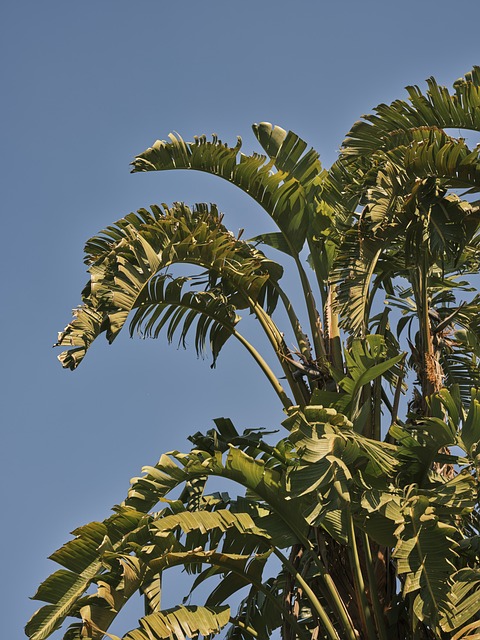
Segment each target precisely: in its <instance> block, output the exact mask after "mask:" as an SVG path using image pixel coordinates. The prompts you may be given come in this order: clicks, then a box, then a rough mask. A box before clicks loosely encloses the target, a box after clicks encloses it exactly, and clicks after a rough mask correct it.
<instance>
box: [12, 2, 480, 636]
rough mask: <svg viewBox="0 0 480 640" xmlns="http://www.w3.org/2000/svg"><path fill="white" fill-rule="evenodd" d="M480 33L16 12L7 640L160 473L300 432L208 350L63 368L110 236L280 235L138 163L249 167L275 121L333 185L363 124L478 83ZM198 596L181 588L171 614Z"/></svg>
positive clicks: (444, 5)
mask: <svg viewBox="0 0 480 640" xmlns="http://www.w3.org/2000/svg"><path fill="white" fill-rule="evenodd" d="M479 18H480V5H479V4H478V3H477V2H476V1H475V0H470V1H463V2H458V3H457V4H456V5H452V4H451V3H450V2H446V1H443V0H437V1H430V0H422V1H421V2H418V0H417V1H412V0H404V1H403V2H396V3H395V2H388V1H385V0H383V1H382V2H380V1H377V0H375V1H372V0H365V1H364V2H361V3H360V2H353V1H350V2H349V1H339V2H336V3H333V2H328V3H327V2H321V1H320V0H317V1H316V2H314V1H311V0H309V1H306V0H299V1H298V2H296V3H292V2H286V1H284V0H277V1H275V2H273V0H265V1H261V0H259V1H258V2H252V1H251V0H246V1H244V2H241V3H234V2H225V1H223V2H221V1H219V0H204V2H195V1H193V0H184V1H177V2H171V1H168V0H165V1H162V0H155V1H154V0H139V1H137V2H126V1H124V0H115V1H113V0H99V1H97V2H92V1H89V0H87V1H86V2H82V3H78V2H77V3H74V2H68V1H65V0H63V1H62V2H60V1H58V0H45V1H44V2H38V0H36V1H26V0H18V1H17V2H12V1H10V2H8V0H7V1H6V2H4V3H3V4H2V8H1V9H0V29H1V31H2V33H1V38H0V47H1V49H2V51H1V54H2V60H3V65H2V87H3V92H2V93H3V96H2V100H1V102H0V109H1V111H2V123H3V127H2V145H1V148H2V153H1V164H2V166H1V172H2V177H3V185H2V190H1V197H2V200H3V206H2V210H3V216H2V226H3V229H2V230H3V237H4V241H3V246H2V252H1V256H2V272H3V274H4V275H3V281H2V298H3V302H4V304H3V313H2V314H1V317H0V322H1V334H0V335H1V336H2V337H3V339H2V344H3V348H2V350H3V357H2V361H1V362H2V365H1V366H2V369H3V372H2V390H3V402H2V414H3V415H2V424H3V431H4V436H3V446H2V448H1V453H0V455H1V465H2V467H1V468H2V471H3V473H2V478H3V485H4V487H3V496H4V500H3V519H2V522H3V524H2V527H1V534H0V535H1V536H2V549H3V553H4V558H3V561H2V574H3V579H2V585H1V587H0V589H2V594H1V602H2V609H3V612H4V613H3V615H2V617H1V621H0V631H1V635H2V637H5V638H12V639H13V638H21V637H23V631H22V628H23V625H24V623H25V621H26V620H27V619H28V618H29V616H30V615H31V613H33V611H34V610H35V609H36V608H38V606H39V604H38V603H35V602H31V601H29V600H28V596H30V595H32V594H33V593H34V591H35V589H36V586H37V585H38V583H39V582H40V581H41V580H42V579H43V578H45V577H46V576H47V574H48V573H51V572H52V571H53V570H54V569H55V568H56V565H54V564H53V563H52V562H51V561H48V560H47V556H48V555H49V554H50V553H52V552H53V551H54V550H55V549H56V548H57V547H58V546H60V545H61V544H62V543H63V542H65V541H66V540H67V539H68V537H69V536H68V532H69V531H71V530H72V529H74V528H75V527H76V526H79V525H81V524H83V523H85V522H88V521H90V520H94V519H103V518H104V517H105V516H107V515H108V510H109V508H110V507H111V506H112V505H113V504H115V503H117V502H120V501H121V500H122V499H123V498H124V496H125V493H126V490H127V488H128V482H129V479H130V478H131V477H132V476H134V475H137V474H139V472H140V469H141V466H142V465H144V464H151V463H154V462H155V461H156V460H157V459H158V457H159V456H160V454H161V453H162V452H164V451H167V450H170V449H174V448H178V449H183V448H185V449H186V448H187V447H188V442H187V441H186V437H187V435H188V434H190V433H193V432H195V431H197V430H199V429H200V430H201V429H206V428H209V427H210V426H211V419H212V418H214V417H217V416H229V417H231V418H232V419H233V421H234V422H235V424H236V425H237V426H238V427H239V428H244V427H253V426H265V427H278V426H279V422H280V420H281V419H282V413H281V411H280V407H279V406H278V403H277V402H276V398H275V397H274V395H273V392H272V391H271V390H270V388H269V386H268V383H266V382H264V381H263V380H262V378H261V376H260V375H259V374H258V373H257V372H256V371H255V369H254V366H253V365H252V364H251V363H250V362H249V361H248V358H247V356H246V355H244V354H243V353H242V352H241V351H240V350H239V349H238V348H237V347H235V346H234V345H227V346H226V348H225V350H224V352H223V353H222V354H221V355H220V359H219V362H218V366H217V368H216V369H215V370H213V371H212V370H211V369H210V368H209V363H208V361H202V360H197V358H196V356H195V353H194V352H193V350H189V351H187V352H184V351H182V350H177V349H176V348H175V346H173V345H172V346H170V347H169V346H167V344H166V341H165V340H159V341H156V342H152V341H140V340H130V339H129V338H128V336H127V335H125V336H121V337H120V338H118V340H117V342H116V343H115V344H114V345H113V346H112V347H108V345H106V343H104V341H102V342H99V343H98V345H95V347H94V348H93V349H92V352H91V353H89V355H88V357H87V358H86V360H85V362H84V363H83V364H82V366H81V367H80V368H79V370H78V371H76V372H75V373H70V372H67V371H63V370H62V369H61V367H60V365H59V363H58V362H57V360H56V358H55V355H56V354H55V352H54V351H53V350H52V349H51V345H52V344H53V342H54V341H55V339H56V333H57V331H59V330H61V329H62V328H63V327H64V326H65V325H66V324H67V323H68V321H69V320H70V310H71V309H72V308H73V307H74V306H76V305H77V304H78V303H79V300H80V290H81V288H82V287H83V285H84V283H85V281H86V274H85V268H84V265H83V263H82V250H83V244H84V242H85V241H86V240H87V239H88V238H89V237H90V236H92V235H93V234H95V233H96V232H97V231H98V230H100V229H101V228H103V227H104V226H106V225H107V224H109V223H111V222H113V221H114V220H116V219H118V218H120V217H122V216H123V215H125V214H126V213H128V212H129V211H131V210H135V209H137V208H139V207H142V206H148V205H149V204H151V203H156V202H166V203H171V202H173V201H176V200H184V201H185V202H187V203H190V204H191V203H194V202H216V203H218V205H219V207H220V209H221V210H222V211H224V212H225V214H226V215H225V222H226V224H227V226H229V227H230V228H231V229H232V230H233V231H237V230H238V229H239V228H240V227H242V228H243V227H245V229H246V236H247V237H248V236H253V235H255V234H256V233H259V232H261V231H265V230H267V229H269V228H270V227H269V225H268V220H266V218H265V217H264V216H262V215H261V212H260V210H259V208H258V207H257V206H256V205H255V204H252V203H251V202H249V200H248V199H247V198H246V197H245V196H243V195H241V194H240V195H239V194H237V193H235V191H234V188H233V187H231V186H230V185H228V184H226V183H224V182H221V181H219V180H215V179H214V178H211V177H209V176H205V175H199V174H193V173H192V174H190V173H186V172H182V173H178V174H172V173H166V174H141V175H130V174H129V162H130V161H131V160H132V158H133V157H134V155H135V154H136V153H139V152H141V151H142V150H143V149H144V148H146V147H148V146H150V145H151V144H152V143H153V142H154V140H155V139H157V138H165V137H166V136H167V135H168V133H169V132H170V131H172V130H175V131H178V132H180V133H181V134H182V136H183V137H184V138H185V139H191V137H192V136H193V135H195V134H202V133H205V134H207V135H209V134H211V133H213V132H215V133H217V134H218V135H219V136H220V137H221V138H222V139H224V140H225V141H227V142H229V143H234V141H235V139H236V136H237V135H238V134H240V135H242V137H243V138H244V147H245V149H246V150H247V151H251V150H253V149H255V148H256V145H255V140H254V137H253V134H252V133H251V130H250V125H251V124H252V123H253V122H259V121H265V120H267V121H270V122H273V123H275V124H279V125H280V126H283V127H284V128H287V129H288V128H290V129H292V130H294V131H295V132H296V133H298V134H299V135H300V136H302V137H303V138H304V139H306V140H307V141H308V142H309V143H310V144H311V145H313V146H314V147H316V148H317V149H318V150H319V151H320V153H321V158H322V161H323V163H324V165H325V166H327V167H328V166H329V165H330V164H331V163H332V162H333V161H334V160H335V158H336V152H337V150H338V148H339V146H340V143H341V141H342V138H343V136H344V134H345V133H346V132H347V131H348V129H349V127H350V125H351V124H352V123H353V122H354V121H355V120H356V119H358V117H359V116H360V115H361V114H363V113H365V112H368V111H370V110H371V109H372V107H374V106H375V105H376V104H378V103H380V102H390V101H391V100H393V99H395V98H401V97H404V95H405V92H404V89H403V87H404V86H405V85H407V84H419V85H421V86H424V80H425V79H426V78H427V77H429V76H430V75H434V76H435V77H436V78H437V79H438V80H439V81H440V82H442V83H446V84H448V85H451V84H452V82H453V81H454V80H455V79H456V78H457V77H459V76H461V75H463V74H464V73H465V72H467V71H468V70H469V69H470V68H471V67H472V65H473V64H480V50H479V45H478V22H479ZM292 286H293V287H294V288H295V286H296V285H295V283H292ZM180 597H181V594H180V593H179V591H178V590H177V589H176V586H175V585H174V584H172V585H171V586H170V587H169V589H168V594H167V598H168V600H169V602H170V604H174V603H175V602H176V600H179V599H180ZM137 617H138V615H137V612H135V611H132V612H129V613H126V614H125V617H124V622H123V625H122V627H121V629H120V630H122V629H123V631H126V630H127V628H131V627H132V626H134V625H135V623H136V619H137ZM118 631H119V630H117V632H118ZM55 637H60V636H59V635H58V634H57V635H56V636H55Z"/></svg>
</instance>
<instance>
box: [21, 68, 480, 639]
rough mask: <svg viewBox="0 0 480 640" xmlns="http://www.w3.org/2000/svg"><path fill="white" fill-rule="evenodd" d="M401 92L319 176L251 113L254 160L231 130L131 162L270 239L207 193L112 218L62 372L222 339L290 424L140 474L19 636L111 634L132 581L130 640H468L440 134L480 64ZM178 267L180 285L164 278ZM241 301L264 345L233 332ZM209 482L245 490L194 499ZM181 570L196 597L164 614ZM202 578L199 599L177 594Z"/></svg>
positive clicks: (451, 192)
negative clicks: (248, 216) (138, 342)
mask: <svg viewBox="0 0 480 640" xmlns="http://www.w3.org/2000/svg"><path fill="white" fill-rule="evenodd" d="M408 92H409V99H410V102H409V103H407V102H404V101H400V100H398V101H395V102H394V103H392V104H391V105H388V106H387V105H380V106H379V107H377V109H376V110H375V113H374V114H373V115H370V116H364V117H363V119H362V120H361V121H360V122H358V123H356V124H355V125H354V126H353V127H352V129H351V131H350V132H349V133H348V134H347V137H346V139H345V141H344V143H343V146H342V149H341V153H340V156H339V159H338V160H337V162H336V163H335V164H334V165H333V166H332V167H331V169H330V170H329V171H326V170H324V169H322V167H321V164H320V161H319V156H318V154H317V152H316V151H315V150H313V149H308V145H307V144H306V143H305V142H304V141H303V140H301V139H300V138H299V137H298V136H297V135H295V134H294V133H293V132H291V131H289V132H287V131H285V130H283V129H282V128H280V127H278V126H272V125H270V124H269V123H261V124H258V125H254V126H253V132H254V134H255V136H256V138H257V140H258V143H259V144H260V146H261V147H262V149H263V153H262V154H258V153H254V154H252V155H244V154H243V153H242V152H241V146H242V142H241V139H240V138H239V139H238V140H237V143H236V144H235V146H229V145H228V144H225V143H223V142H222V141H220V140H219V139H218V138H217V137H216V136H213V138H212V139H211V140H208V139H207V138H206V137H205V136H199V137H196V138H194V140H193V141H192V142H186V141H184V140H183V139H182V138H181V137H180V136H179V135H170V137H169V139H168V140H163V141H157V142H155V143H154V144H153V145H152V147H151V148H149V149H147V150H146V151H145V152H143V153H142V154H140V155H138V156H137V157H136V158H135V159H134V161H133V163H132V165H133V172H144V171H166V170H177V169H189V170H195V171H203V172H206V173H210V174H212V175H216V176H218V177H220V178H223V179H224V180H227V181H229V182H230V183H232V184H233V185H235V186H236V187H238V188H239V189H241V190H242V191H243V192H245V193H246V194H248V195H249V196H250V197H252V198H253V199H254V200H255V201H256V202H257V203H258V204H259V205H260V206H261V207H262V209H263V210H264V212H265V213H266V215H268V216H269V217H270V219H271V221H272V223H273V224H274V225H275V227H276V231H274V232H270V233H265V234H262V235H258V236H256V237H254V238H251V239H250V240H245V239H243V238H242V237H241V235H240V234H238V235H235V234H233V233H231V232H230V231H229V230H228V228H227V227H226V226H225V225H224V216H223V214H221V213H220V212H219V211H218V209H217V207H216V206H215V205H205V204H201V203H200V204H196V205H194V206H193V207H190V206H187V205H186V204H184V203H175V204H173V205H172V206H167V205H162V206H152V207H151V209H150V210H149V211H148V210H146V209H140V210H138V211H137V212H135V213H130V214H128V215H126V216H125V217H124V218H122V219H121V220H118V221H117V222H116V223H115V224H113V225H111V226H109V227H107V228H106V229H104V230H103V231H102V232H100V233H99V234H98V235H97V236H95V237H93V238H92V239H90V240H89V241H88V242H87V244H86V247H85V254H86V257H85V262H86V264H87V266H88V271H89V281H88V283H87V285H86V286H85V288H84V290H83V292H82V303H81V305H80V306H79V307H78V308H77V309H76V310H75V311H74V318H73V320H72V321H71V322H70V324H69V325H68V326H67V327H66V328H65V330H64V331H62V332H61V333H60V334H59V337H58V343H57V346H60V347H63V348H64V349H65V350H64V351H63V352H62V353H61V354H60V356H59V359H60V362H61V363H62V366H63V367H65V368H67V369H71V370H74V369H76V367H77V366H79V364H80V363H81V361H82V360H83V358H84V357H85V356H86V353H87V351H88V350H89V349H90V348H91V347H92V345H93V343H94V341H95V339H96V338H97V337H99V336H100V335H102V334H105V336H106V338H107V340H108V341H109V342H110V343H111V342H113V340H114V339H115V338H116V336H117V335H118V334H119V332H120V331H121V330H122V328H123V327H124V325H128V329H129V331H130V333H131V334H132V335H133V334H140V335H142V336H145V337H153V338H157V337H158V336H159V335H160V334H161V333H162V331H165V333H166V335H167V339H168V341H172V340H173V339H175V338H176V339H178V340H179V343H180V344H183V345H184V346H186V344H187V336H189V335H193V336H194V339H193V342H194V345H195V349H196V351H197V353H199V354H204V353H205V352H206V351H207V349H209V350H210V351H211V354H212V364H213V365H215V364H216V363H217V359H218V358H219V354H220V352H221V349H222V347H223V345H224V344H225V342H226V341H227V340H229V339H231V338H233V339H235V340H237V341H239V342H240V344H241V345H242V346H243V347H244V348H245V349H246V350H247V351H248V353H249V354H250V355H251V357H252V361H253V363H255V365H256V366H258V367H260V369H261V371H262V372H263V374H264V375H265V378H266V381H267V382H268V384H269V385H270V387H271V388H272V390H273V392H274V393H275V394H276V396H277V397H278V400H279V402H280V403H281V406H282V407H283V409H284V411H285V413H286V419H285V421H284V422H283V425H282V426H283V428H284V429H285V431H284V437H283V438H281V439H280V440H279V441H278V442H277V443H276V444H272V443H271V440H272V438H271V434H270V437H268V438H267V437H266V436H267V435H268V434H265V433H263V432H262V431H261V430H247V431H244V432H243V433H240V432H239V431H238V430H237V429H236V428H235V426H234V425H233V424H232V423H231V421H229V420H228V419H219V420H216V421H215V427H214V428H213V429H211V430H210V431H208V432H207V433H205V434H202V433H196V434H194V435H193V436H191V438H190V440H191V441H192V444H193V448H192V449H191V450H190V451H189V452H186V453H180V452H178V451H174V452H170V453H169V454H164V455H162V457H161V458H160V460H159V462H158V464H157V465H155V466H150V467H146V468H144V470H143V475H142V476H141V477H139V478H137V479H135V480H134V481H133V482H132V485H131V489H130V491H129V494H128V496H127V497H126V499H125V500H124V502H122V503H121V504H120V505H117V506H116V507H115V508H114V513H113V515H111V516H109V517H107V518H106V519H105V520H104V521H103V522H96V523H91V524H89V525H86V526H85V527H82V528H80V529H77V530H76V531H74V532H73V535H74V538H73V539H72V540H70V541H69V542H67V543H66V545H65V546H64V547H62V549H60V550H59V551H57V552H56V553H55V554H54V555H53V556H52V559H53V560H54V561H56V562H57V563H58V564H60V565H61V566H62V568H61V569H59V570H58V571H56V572H55V573H54V574H53V575H52V576H50V577H49V578H47V580H46V581H45V582H44V583H43V584H42V585H41V586H40V587H39V589H38V591H37V593H36V594H35V596H34V597H35V598H36V599H38V600H40V601H43V602H45V603H46V604H45V605H44V606H43V607H42V608H41V609H39V611H38V612H37V613H36V614H34V616H33V618H32V619H31V620H30V622H29V623H28V624H27V627H26V633H27V636H28V637H29V638H31V640H43V639H44V638H47V637H48V636H49V635H51V634H52V633H53V632H54V631H56V630H57V629H59V628H61V627H62V625H63V624H64V623H65V621H66V620H67V619H68V618H69V617H74V618H75V617H76V618H77V620H78V621H77V622H74V623H73V624H71V625H70V626H69V627H68V628H67V629H66V631H65V633H64V636H63V637H64V638H65V639H66V640H80V638H90V639H92V640H100V639H102V638H105V637H109V638H113V640H119V639H118V636H115V635H114V634H112V633H110V632H109V628H110V625H111V624H112V622H113V621H114V619H115V617H116V616H117V614H118V613H119V612H120V610H122V609H123V607H124V606H125V605H126V604H127V603H128V602H129V600H130V599H131V597H132V596H133V595H134V594H136V593H137V592H139V591H140V592H141V593H142V594H143V596H144V599H145V615H144V616H143V617H142V618H141V619H140V620H139V625H138V627H137V628H136V629H133V630H130V631H128V632H127V633H126V634H124V635H123V636H122V640H123V639H125V640H157V639H160V638H178V639H183V638H184V637H194V638H195V637H198V636H213V635H215V634H217V633H220V632H221V631H222V630H225V631H223V633H226V634H227V637H229V638H240V637H241V638H242V639H243V638H245V639H246V638H260V639H262V640H266V639H267V638H270V637H271V635H272V633H274V632H275V631H276V630H278V631H277V633H280V635H281V637H282V639H283V640H290V639H292V640H293V639H294V638H299V639H302V638H326V639H328V640H335V639H336V640H340V639H342V640H343V639H344V638H346V639H348V640H354V639H357V638H361V639H365V640H367V639H368V640H370V639H373V638H379V639H380V640H386V639H387V638H389V639H390V638H394V639H398V640H407V639H408V640H410V639H412V640H413V639H421V638H426V639H430V638H431V639H437V638H438V639H443V638H452V637H453V638H458V639H460V638H464V637H465V638H468V637H471V638H473V637H476V635H475V634H478V632H479V629H480V595H479V590H480V556H479V553H480V545H479V540H480V517H479V508H478V494H479V483H478V471H479V466H480V465H479V457H478V456H479V455H480V451H479V450H478V446H479V444H478V443H479V441H480V397H479V395H478V392H477V391H476V387H477V386H480V384H479V383H480V367H479V358H480V346H479V345H480V326H479V323H478V304H479V297H478V296H477V295H475V293H474V289H473V287H472V283H471V282H470V281H469V278H471V276H472V275H473V274H475V273H477V272H478V269H479V261H480V249H479V238H480V234H479V230H480V215H479V214H480V209H479V205H478V204H477V202H476V201H475V200H474V199H473V194H475V193H476V192H477V191H478V190H479V188H480V178H479V176H480V161H479V151H478V149H477V148H475V149H469V148H468V145H467V143H466V140H465V139H463V138H454V137H453V136H451V135H450V134H449V133H448V131H447V130H450V129H453V128H455V129H459V128H461V129H469V130H478V129H479V127H480V119H479V115H478V114H479V113H480V69H479V68H474V69H473V71H472V72H471V73H469V74H467V75H466V76H465V78H463V79H460V80H459V81H457V82H456V83H455V85H454V91H453V93H450V92H449V91H448V90H447V89H446V88H443V87H439V86H438V85H437V83H436V82H435V81H434V80H433V79H430V80H429V81H428V89H427V92H426V94H423V93H422V92H421V91H420V89H419V88H417V87H415V88H409V89H408ZM459 189H462V190H463V191H464V193H463V194H461V195H459V193H458V190H459ZM272 256H273V257H272ZM274 257H276V258H277V260H274V259H273V258H274ZM177 264H181V265H191V266H192V273H191V275H190V276H185V275H182V276H176V275H175V265H177ZM286 270H288V271H292V272H293V274H294V275H295V277H296V278H297V281H298V282H299V283H300V287H301V291H302V292H303V297H302V304H301V305H300V306H301V307H303V308H298V307H297V308H294V305H293V304H292V301H291V298H290V296H289V291H288V284H284V280H283V275H284V272H285V271H286ZM285 280H286V279H285ZM242 313H243V314H246V315H247V316H251V317H253V318H255V319H256V320H257V321H258V322H257V324H258V326H259V327H260V329H261V330H262V331H263V332H264V334H265V336H266V338H267V344H268V346H269V351H267V352H265V353H264V352H261V351H260V349H259V348H258V347H257V346H256V345H255V344H254V343H253V342H252V341H251V339H248V338H247V335H248V326H249V321H248V317H247V318H245V319H242V317H241V314H242ZM242 327H245V328H242ZM212 477H216V478H220V479H222V478H223V479H226V480H229V481H233V482H234V483H236V485H237V486H238V490H239V495H233V496H230V495H228V494H226V493H223V492H222V493H215V492H213V493H209V489H208V487H209V480H210V478H212ZM171 492H173V495H174V496H178V497H176V498H175V497H172V495H170V494H171ZM174 566H175V567H177V566H182V567H183V568H184V570H185V571H186V572H187V573H188V574H190V575H191V576H192V589H191V592H190V594H187V596H186V599H185V601H184V602H183V603H182V604H179V605H178V606H177V607H174V608H173V609H163V608H162V597H161V596H162V589H163V588H164V587H163V585H164V584H165V583H168V579H169V572H168V569H169V568H170V567H174ZM279 567H280V569H279ZM201 584H202V585H204V584H205V585H208V584H211V585H212V587H211V591H210V594H209V595H208V596H207V598H206V600H205V601H204V602H202V603H199V604H198V605H191V604H190V602H191V599H192V598H193V597H194V596H195V594H196V589H197V587H199V585H201ZM235 594H236V595H237V600H238V596H240V597H241V601H240V604H239V606H238V608H237V610H236V611H235V610H234V609H233V608H232V606H231V602H232V597H233V596H234V595H235Z"/></svg>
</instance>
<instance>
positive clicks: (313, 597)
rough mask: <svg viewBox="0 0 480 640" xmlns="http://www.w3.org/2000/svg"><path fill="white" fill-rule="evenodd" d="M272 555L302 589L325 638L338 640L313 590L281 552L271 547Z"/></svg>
mask: <svg viewBox="0 0 480 640" xmlns="http://www.w3.org/2000/svg"><path fill="white" fill-rule="evenodd" d="M272 550H273V553H274V554H275V555H276V556H277V558H278V559H279V560H280V561H281V562H282V564H283V566H284V567H286V568H287V569H288V571H289V572H290V573H291V575H292V576H294V578H295V580H296V581H297V582H298V584H299V585H300V586H301V587H302V589H303V591H304V593H305V595H306V596H307V598H308V599H309V600H310V602H311V603H312V605H313V608H314V609H315V611H316V613H317V615H318V617H319V618H320V620H321V622H322V624H323V627H324V630H325V632H326V633H327V636H328V638H329V639H330V640H340V638H339V636H338V634H337V632H336V630H335V627H334V626H333V624H332V622H331V620H330V618H329V617H328V614H327V612H326V611H325V609H324V608H323V607H322V605H321V603H320V601H319V599H318V598H317V596H316V595H315V593H314V592H313V590H312V589H311V588H310V587H309V586H308V584H307V582H306V581H305V580H304V578H303V577H302V575H301V574H300V573H299V572H298V571H297V570H296V569H295V567H294V565H293V564H292V563H291V562H290V560H289V559H288V558H287V557H286V556H284V555H283V553H282V552H281V551H279V550H278V549H277V548H276V547H273V546H272Z"/></svg>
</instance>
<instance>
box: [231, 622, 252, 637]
mask: <svg viewBox="0 0 480 640" xmlns="http://www.w3.org/2000/svg"><path fill="white" fill-rule="evenodd" d="M230 623H231V624H234V625H236V626H237V627H240V629H243V631H245V633H248V634H249V635H250V636H253V637H254V638H258V633H257V632H256V631H255V629H254V628H253V627H250V626H249V625H247V624H245V623H244V622H242V621H241V620H240V619H239V618H230Z"/></svg>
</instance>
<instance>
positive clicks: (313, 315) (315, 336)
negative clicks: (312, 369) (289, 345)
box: [293, 253, 327, 360]
mask: <svg viewBox="0 0 480 640" xmlns="http://www.w3.org/2000/svg"><path fill="white" fill-rule="evenodd" d="M293 257H294V260H295V264H296V265H297V269H298V273H299V275H300V282H301V284H302V289H303V294H304V296H305V303H306V305H307V312H308V319H309V321H310V329H311V332H312V340H313V345H314V349H315V357H316V359H317V360H320V359H322V358H326V356H327V350H326V348H325V341H324V337H323V335H322V328H321V321H320V315H319V313H318V310H317V307H316V305H315V298H314V296H313V292H312V289H311V287H310V281H309V280H308V276H307V274H306V272H305V269H304V268H303V265H302V263H301V262H300V257H299V255H298V253H297V254H295V255H294V256H293Z"/></svg>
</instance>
